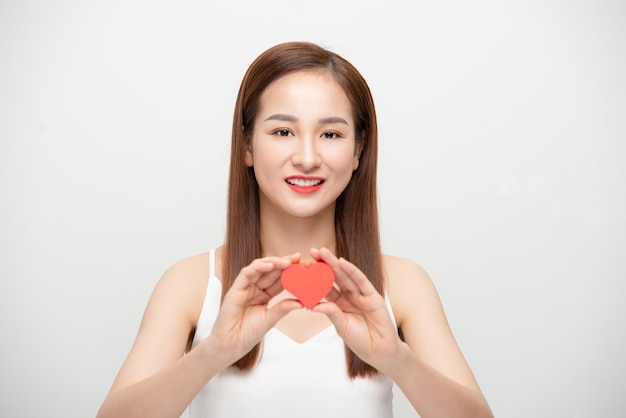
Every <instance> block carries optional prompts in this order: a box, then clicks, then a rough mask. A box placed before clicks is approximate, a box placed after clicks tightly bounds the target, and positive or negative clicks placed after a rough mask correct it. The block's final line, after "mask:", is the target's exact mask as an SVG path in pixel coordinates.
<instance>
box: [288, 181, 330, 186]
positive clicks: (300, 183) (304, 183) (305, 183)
mask: <svg viewBox="0 0 626 418" xmlns="http://www.w3.org/2000/svg"><path fill="white" fill-rule="evenodd" d="M321 182H322V180H311V179H287V183H289V184H293V185H294V186H298V187H311V186H317V185H318V184H320V183H321Z"/></svg>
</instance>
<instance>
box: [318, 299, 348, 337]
mask: <svg viewBox="0 0 626 418" xmlns="http://www.w3.org/2000/svg"><path fill="white" fill-rule="evenodd" d="M311 311H312V312H317V313H322V314H324V315H326V316H327V317H328V319H330V322H332V323H333V325H334V326H335V329H336V330H337V333H338V334H339V335H344V330H345V329H346V323H347V321H348V318H347V316H346V314H345V313H344V312H343V311H342V310H341V309H340V308H339V306H337V304H336V303H333V302H322V303H320V304H318V305H315V306H314V307H313V308H311Z"/></svg>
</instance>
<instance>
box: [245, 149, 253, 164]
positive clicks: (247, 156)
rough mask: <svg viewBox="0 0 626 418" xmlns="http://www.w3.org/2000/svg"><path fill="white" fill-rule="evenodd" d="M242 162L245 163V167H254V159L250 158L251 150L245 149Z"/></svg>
mask: <svg viewBox="0 0 626 418" xmlns="http://www.w3.org/2000/svg"><path fill="white" fill-rule="evenodd" d="M244 161H245V162H246V166H247V167H252V166H253V165H254V158H252V150H250V149H247V150H246V155H245V156H244Z"/></svg>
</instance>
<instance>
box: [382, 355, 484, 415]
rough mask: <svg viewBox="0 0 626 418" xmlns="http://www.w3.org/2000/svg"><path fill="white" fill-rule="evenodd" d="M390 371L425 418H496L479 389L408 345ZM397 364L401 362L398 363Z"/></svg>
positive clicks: (394, 379)
mask: <svg viewBox="0 0 626 418" xmlns="http://www.w3.org/2000/svg"><path fill="white" fill-rule="evenodd" d="M394 363H395V365H390V366H391V367H390V368H389V370H388V371H387V372H386V374H387V375H388V376H389V377H390V378H391V379H392V380H393V381H394V383H395V384H396V385H397V386H398V387H399V388H400V390H402V392H403V393H404V395H405V396H406V397H407V399H408V400H409V402H410V403H411V405H413V407H414V408H415V410H416V411H417V412H418V413H419V414H420V417H422V418H435V417H436V418H442V417H450V418H453V417H454V418H461V417H463V418H470V417H471V418H493V413H492V412H491V409H490V408H489V405H488V404H487V401H486V400H485V398H484V397H483V395H482V393H480V390H479V389H474V388H470V387H467V386H464V385H462V384H460V383H458V382H456V381H454V380H452V379H450V378H448V377H446V376H444V375H443V374H442V373H440V372H439V371H437V370H435V369H433V368H432V367H429V366H428V365H427V364H425V363H423V362H421V361H420V360H419V359H418V358H417V356H416V355H415V354H414V353H413V352H411V350H410V349H409V347H408V346H405V347H404V350H403V352H402V353H401V354H399V355H398V356H397V358H396V359H395V360H394ZM396 365H397V366H396Z"/></svg>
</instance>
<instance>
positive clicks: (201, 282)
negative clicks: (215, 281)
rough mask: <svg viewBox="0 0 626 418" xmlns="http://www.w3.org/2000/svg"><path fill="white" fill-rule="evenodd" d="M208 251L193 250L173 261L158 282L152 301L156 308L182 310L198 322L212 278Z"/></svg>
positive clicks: (185, 316)
mask: <svg viewBox="0 0 626 418" xmlns="http://www.w3.org/2000/svg"><path fill="white" fill-rule="evenodd" d="M209 272H210V268H209V252H208V251H206V252H203V253H198V254H194V255H191V256H188V257H185V258H182V259H179V260H178V261H176V262H174V263H172V264H171V265H170V266H169V267H168V268H167V269H166V270H165V272H164V273H163V275H162V276H161V278H160V279H159V281H158V283H157V284H156V286H155V288H154V291H153V293H152V296H151V304H152V305H154V308H156V309H157V310H163V311H166V312H170V314H171V313H172V312H179V313H180V315H182V317H183V318H185V319H184V320H185V322H189V324H190V325H192V326H193V325H195V320H196V319H197V317H198V316H199V315H200V311H201V309H202V304H203V302H204V294H205V293H206V288H207V284H208V280H209ZM181 319H182V318H181Z"/></svg>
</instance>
